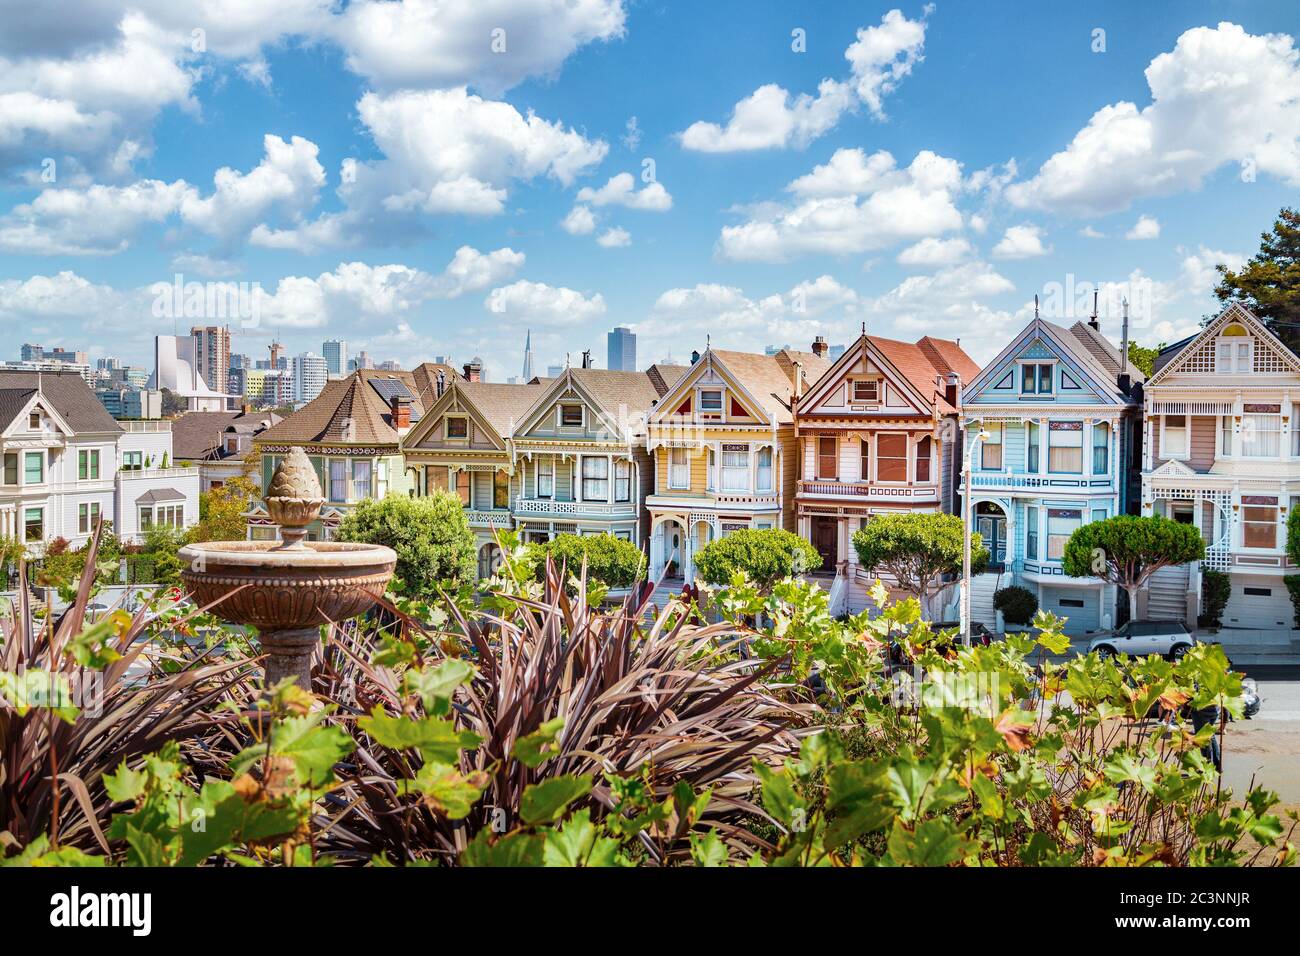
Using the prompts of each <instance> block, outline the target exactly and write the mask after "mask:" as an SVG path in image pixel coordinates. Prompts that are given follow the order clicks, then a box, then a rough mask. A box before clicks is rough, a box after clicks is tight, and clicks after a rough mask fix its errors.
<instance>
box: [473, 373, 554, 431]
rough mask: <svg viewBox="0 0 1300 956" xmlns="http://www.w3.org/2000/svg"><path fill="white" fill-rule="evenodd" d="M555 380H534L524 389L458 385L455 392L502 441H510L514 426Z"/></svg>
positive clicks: (477, 384)
mask: <svg viewBox="0 0 1300 956" xmlns="http://www.w3.org/2000/svg"><path fill="white" fill-rule="evenodd" d="M552 381H553V380H552V379H549V378H534V379H533V380H532V381H530V382H529V383H527V384H524V385H509V384H499V383H497V382H463V381H458V382H456V388H457V389H458V390H459V391H460V393H461V394H462V395H464V396H465V397H466V398H467V399H468V400H469V401H470V402H471V403H473V405H474V408H475V409H476V410H477V411H478V413H479V414H480V415H481V416H482V417H483V420H484V421H485V422H486V423H487V424H489V425H491V426H492V427H493V428H494V429H496V433H497V434H498V435H500V436H501V437H502V438H508V437H510V433H511V431H512V430H513V429H514V427H515V425H516V424H517V423H518V422H519V421H521V420H522V419H523V417H524V416H525V415H526V414H528V410H529V409H530V408H532V407H533V404H534V403H535V402H536V401H537V400H538V399H539V398H541V397H542V395H543V394H544V393H545V392H546V391H547V390H548V389H549V388H550V385H551V382H552Z"/></svg>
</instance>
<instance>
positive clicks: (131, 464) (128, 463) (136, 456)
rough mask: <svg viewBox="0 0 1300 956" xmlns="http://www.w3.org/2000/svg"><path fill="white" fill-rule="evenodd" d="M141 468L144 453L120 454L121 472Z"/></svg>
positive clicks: (273, 468) (273, 459)
mask: <svg viewBox="0 0 1300 956" xmlns="http://www.w3.org/2000/svg"><path fill="white" fill-rule="evenodd" d="M271 460H272V461H274V462H275V463H276V464H279V463H280V459H279V458H272V459H271ZM143 467H144V452H142V451H124V452H122V470H123V471H139V470H140V469H141V468H143ZM271 473H272V474H274V473H275V465H272V466H271ZM267 484H268V485H269V484H270V482H269V481H268V482H267Z"/></svg>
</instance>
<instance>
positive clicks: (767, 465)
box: [757, 448, 772, 491]
mask: <svg viewBox="0 0 1300 956" xmlns="http://www.w3.org/2000/svg"><path fill="white" fill-rule="evenodd" d="M757 457H758V467H757V470H758V490H759V491H771V490H772V449H770V448H760V449H759V450H758V452H757Z"/></svg>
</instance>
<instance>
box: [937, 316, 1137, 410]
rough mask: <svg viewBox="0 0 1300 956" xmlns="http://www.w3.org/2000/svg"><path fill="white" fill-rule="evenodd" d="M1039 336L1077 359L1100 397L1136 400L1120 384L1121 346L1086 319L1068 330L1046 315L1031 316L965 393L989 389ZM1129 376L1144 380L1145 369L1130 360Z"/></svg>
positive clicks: (1117, 401)
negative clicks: (1085, 321) (1002, 372)
mask: <svg viewBox="0 0 1300 956" xmlns="http://www.w3.org/2000/svg"><path fill="white" fill-rule="evenodd" d="M1035 339H1043V340H1046V341H1048V342H1050V343H1052V345H1054V346H1055V347H1056V349H1058V350H1060V351H1061V352H1063V353H1065V354H1067V355H1068V356H1069V357H1070V358H1071V359H1072V360H1074V362H1075V363H1076V364H1077V365H1078V366H1079V369H1080V370H1082V372H1083V373H1084V375H1085V377H1086V378H1087V379H1088V380H1089V384H1090V386H1091V390H1092V391H1094V392H1095V393H1096V394H1097V395H1098V397H1100V398H1103V399H1106V400H1109V401H1110V402H1112V403H1119V404H1123V403H1125V402H1132V401H1133V399H1132V396H1130V395H1126V394H1125V393H1124V392H1123V391H1121V390H1120V387H1119V380H1118V378H1117V376H1118V373H1119V369H1120V352H1119V349H1117V348H1115V346H1114V345H1113V344H1111V342H1110V341H1109V340H1108V339H1107V338H1106V337H1105V336H1104V335H1102V334H1101V332H1100V330H1097V329H1093V328H1092V327H1091V326H1089V325H1088V324H1087V323H1084V322H1076V323H1075V324H1074V325H1073V326H1072V327H1070V328H1068V329H1067V328H1065V327H1064V326H1061V325H1057V324H1056V323H1054V322H1049V321H1047V320H1046V319H1044V318H1042V317H1035V318H1033V319H1030V321H1029V324H1028V325H1026V326H1025V327H1024V328H1023V329H1021V330H1020V332H1019V333H1018V334H1017V335H1016V336H1015V337H1014V338H1013V339H1012V340H1011V341H1010V342H1009V343H1007V346H1006V347H1005V348H1004V349H1003V350H1002V351H1001V352H999V353H998V355H997V357H996V358H995V359H993V361H991V362H989V363H988V364H987V365H985V366H984V368H983V369H982V370H981V371H980V373H979V374H978V375H977V376H975V378H974V379H973V380H972V381H970V382H969V383H968V384H967V385H966V386H965V387H964V388H963V389H962V391H963V394H964V395H973V394H974V393H976V392H978V391H980V390H981V389H984V388H987V387H988V385H989V381H990V380H991V379H992V377H993V375H994V374H995V373H997V372H998V371H999V370H1000V369H1002V368H1003V366H1004V365H1005V364H1006V363H1007V362H1008V361H1010V360H1011V359H1014V358H1015V357H1016V356H1017V355H1019V354H1020V353H1021V351H1022V349H1024V347H1025V345H1026V344H1027V343H1030V342H1033V341H1034V340H1035ZM1128 375H1129V378H1130V381H1132V382H1141V381H1142V380H1143V377H1144V376H1143V375H1142V370H1141V369H1139V368H1136V367H1134V365H1133V364H1132V363H1131V362H1130V363H1128Z"/></svg>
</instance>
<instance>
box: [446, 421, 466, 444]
mask: <svg viewBox="0 0 1300 956" xmlns="http://www.w3.org/2000/svg"><path fill="white" fill-rule="evenodd" d="M453 421H457V422H462V423H463V424H464V425H465V434H463V435H453V434H452V433H451V423H452V422H453ZM442 437H443V438H444V439H446V440H447V441H469V416H468V415H460V414H448V415H443V416H442Z"/></svg>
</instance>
